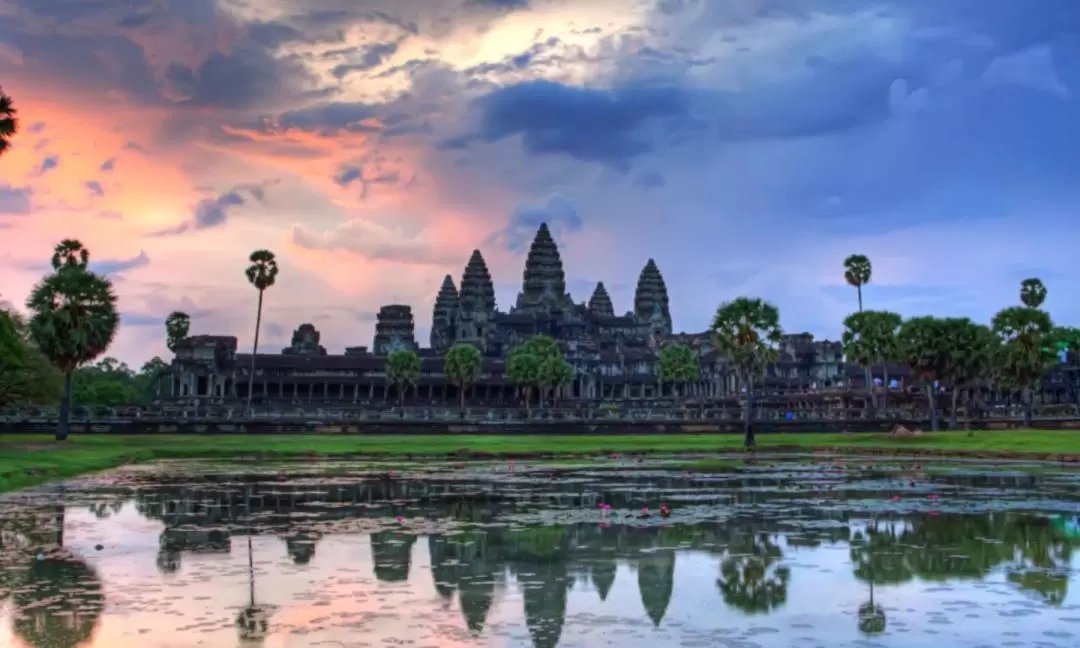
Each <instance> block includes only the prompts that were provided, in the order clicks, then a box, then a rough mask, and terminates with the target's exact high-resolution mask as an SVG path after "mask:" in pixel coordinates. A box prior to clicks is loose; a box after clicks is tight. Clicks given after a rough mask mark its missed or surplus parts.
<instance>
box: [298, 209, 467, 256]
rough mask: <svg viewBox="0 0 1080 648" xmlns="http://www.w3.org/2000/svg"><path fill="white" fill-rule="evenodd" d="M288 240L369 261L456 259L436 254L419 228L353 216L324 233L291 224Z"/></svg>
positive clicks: (302, 246)
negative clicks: (390, 224)
mask: <svg viewBox="0 0 1080 648" xmlns="http://www.w3.org/2000/svg"><path fill="white" fill-rule="evenodd" d="M291 241H292V243H293V244H294V245H296V246H298V247H300V248H303V249H306V250H322V251H327V252H345V253H348V254H353V255H356V256H359V257H362V258H365V259H368V260H371V261H387V262H391V263H402V264H410V265H435V266H442V265H446V264H450V263H452V264H455V265H456V264H457V263H458V262H459V259H458V256H457V255H453V256H445V255H441V254H439V253H438V252H437V251H436V250H435V247H434V245H433V244H432V243H431V241H430V240H428V237H427V236H425V234H424V232H423V231H422V230H420V229H417V228H407V227H400V226H399V227H393V226H386V225H381V224H379V223H376V222H373V221H368V220H363V219H353V220H350V221H347V222H345V223H342V224H341V225H338V226H337V227H334V228H333V229H330V230H327V231H324V232H311V231H309V230H308V229H306V228H304V227H302V226H299V225H297V226H295V227H293V230H292V238H291Z"/></svg>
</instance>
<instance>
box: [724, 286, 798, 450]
mask: <svg viewBox="0 0 1080 648" xmlns="http://www.w3.org/2000/svg"><path fill="white" fill-rule="evenodd" d="M712 331H713V334H714V335H715V336H716V347H717V349H718V350H719V351H720V352H721V353H723V354H724V356H725V357H726V358H727V359H728V362H730V363H731V364H732V366H733V367H734V368H735V371H736V373H737V375H738V378H739V382H740V383H741V384H742V385H743V387H744V388H745V389H746V410H745V412H744V413H743V429H744V433H745V444H746V447H748V448H750V447H753V446H754V431H753V428H752V427H751V425H750V417H751V412H752V411H753V407H754V378H755V377H757V376H758V375H760V374H761V373H762V372H763V371H764V370H765V366H766V364H768V363H769V362H772V361H774V360H775V359H776V357H777V353H778V349H779V346H780V342H781V340H782V338H783V335H784V331H783V329H781V328H780V311H779V310H778V309H777V308H776V306H773V305H772V304H770V303H769V302H766V301H763V300H761V299H757V298H752V297H738V298H736V299H735V300H733V301H730V302H724V303H722V304H720V307H719V308H717V309H716V315H715V316H714V317H713V322H712Z"/></svg>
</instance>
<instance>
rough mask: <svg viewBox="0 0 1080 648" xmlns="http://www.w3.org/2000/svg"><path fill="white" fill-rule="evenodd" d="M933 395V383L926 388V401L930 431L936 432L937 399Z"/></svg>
mask: <svg viewBox="0 0 1080 648" xmlns="http://www.w3.org/2000/svg"><path fill="white" fill-rule="evenodd" d="M935 396H936V394H935V393H934V383H930V384H928V385H927V386H926V400H927V403H928V404H929V405H930V431H932V432H937V429H938V416H937V415H938V412H937V399H936V398H935Z"/></svg>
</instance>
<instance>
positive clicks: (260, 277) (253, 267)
mask: <svg viewBox="0 0 1080 648" xmlns="http://www.w3.org/2000/svg"><path fill="white" fill-rule="evenodd" d="M248 261H249V262H250V264H249V265H248V267H247V270H245V271H244V274H245V275H246V276H247V280H248V283H250V284H251V285H252V286H255V289H256V290H258V291H259V306H258V310H257V311H256V315H255V343H254V344H253V345H252V347H251V372H250V374H249V375H248V394H247V413H248V416H251V413H252V412H251V397H252V396H253V395H254V393H255V355H256V354H257V353H258V352H259V327H260V326H261V325H262V305H263V292H265V291H266V289H267V288H269V287H270V286H273V285H274V282H275V281H276V280H277V275H278V265H277V259H275V258H274V253H273V252H271V251H270V250H255V251H254V252H252V253H251V256H249V257H248Z"/></svg>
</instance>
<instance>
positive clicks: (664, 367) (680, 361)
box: [653, 344, 701, 396]
mask: <svg viewBox="0 0 1080 648" xmlns="http://www.w3.org/2000/svg"><path fill="white" fill-rule="evenodd" d="M653 371H654V372H655V373H656V380H657V381H659V382H660V384H661V385H663V384H664V383H674V384H675V385H682V384H684V383H687V382H690V381H691V380H696V379H697V378H699V377H700V376H701V369H700V367H699V365H698V358H697V354H695V353H694V350H693V349H691V348H690V347H688V346H685V345H682V344H672V345H670V346H666V347H664V348H662V349H660V354H659V356H657V358H656V365H655V366H654V367H653ZM677 395H678V396H682V392H681V390H679V392H678V394H677Z"/></svg>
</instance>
